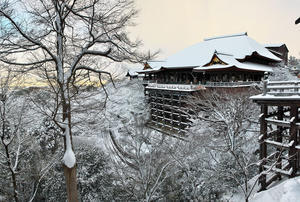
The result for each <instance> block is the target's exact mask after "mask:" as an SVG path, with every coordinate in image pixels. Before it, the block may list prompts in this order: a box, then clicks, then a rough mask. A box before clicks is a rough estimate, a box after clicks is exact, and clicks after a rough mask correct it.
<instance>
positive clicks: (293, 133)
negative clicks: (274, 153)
mask: <svg viewBox="0 0 300 202" xmlns="http://www.w3.org/2000/svg"><path fill="white" fill-rule="evenodd" d="M290 114H291V120H290V121H291V123H290V124H291V126H290V138H289V142H292V141H294V143H293V144H292V145H291V146H290V147H289V165H290V168H293V171H292V174H291V175H290V177H295V175H296V172H297V150H296V148H295V145H297V126H296V122H297V121H298V107H297V106H296V105H294V106H291V112H290Z"/></svg>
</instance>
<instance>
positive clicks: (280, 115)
mask: <svg viewBox="0 0 300 202" xmlns="http://www.w3.org/2000/svg"><path fill="white" fill-rule="evenodd" d="M283 115H284V109H283V106H278V107H277V119H278V120H283ZM282 132H283V127H282V126H277V136H276V141H277V142H279V143H281V144H282V135H283V134H282ZM281 153H282V152H281V148H277V154H276V159H277V164H276V168H277V169H282V158H281V156H282V155H281ZM278 179H279V180H281V174H280V173H279V174H278Z"/></svg>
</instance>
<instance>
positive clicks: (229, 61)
mask: <svg viewBox="0 0 300 202" xmlns="http://www.w3.org/2000/svg"><path fill="white" fill-rule="evenodd" d="M215 55H216V56H217V57H218V58H219V59H220V60H222V61H223V62H225V63H226V64H215V65H211V66H201V67H197V68H194V71H206V70H218V69H227V68H231V67H236V68H238V69H241V70H248V71H263V72H273V69H272V67H270V66H267V65H262V64H257V63H253V62H239V61H238V60H236V59H235V58H234V57H233V56H232V55H228V54H222V53H216V54H215Z"/></svg>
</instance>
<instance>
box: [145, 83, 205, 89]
mask: <svg viewBox="0 0 300 202" xmlns="http://www.w3.org/2000/svg"><path fill="white" fill-rule="evenodd" d="M146 88H148V89H162V90H178V91H196V90H201V89H204V88H203V86H202V85H194V84H190V85H187V84H160V83H148V86H147V87H146Z"/></svg>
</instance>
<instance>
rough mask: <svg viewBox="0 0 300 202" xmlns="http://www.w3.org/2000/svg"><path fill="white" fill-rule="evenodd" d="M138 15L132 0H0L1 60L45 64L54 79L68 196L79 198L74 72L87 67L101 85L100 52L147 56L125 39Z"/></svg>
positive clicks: (113, 56) (117, 57)
mask: <svg viewBox="0 0 300 202" xmlns="http://www.w3.org/2000/svg"><path fill="white" fill-rule="evenodd" d="M12 3H14V4H12ZM19 13H22V15H18V14H19ZM136 14H137V11H136V10H135V9H134V1H133V0H88V1H83V0H39V1H25V0H24V1H23V0H17V1H10V0H6V1H2V2H1V4H0V17H1V18H0V20H1V23H0V26H1V32H0V46H1V51H0V56H1V57H0V60H1V61H2V62H4V63H6V64H13V65H16V66H18V67H19V68H16V69H15V70H18V71H27V70H37V69H44V70H46V72H47V73H49V74H48V76H49V79H53V80H54V81H55V84H56V85H53V86H52V87H53V89H54V90H55V92H56V93H57V95H58V96H57V98H56V102H57V106H58V108H57V109H56V110H54V111H53V114H51V115H52V117H53V120H54V121H55V122H56V123H57V124H58V125H59V127H60V128H61V129H62V130H63V131H64V136H63V137H64V149H65V155H64V157H63V166H64V173H65V178H66V186H67V194H68V201H72V202H73V201H78V194H77V181H76V158H75V155H74V152H73V144H72V130H71V127H72V121H71V112H72V110H71V101H70V100H71V99H70V92H71V89H72V87H73V84H74V81H75V80H76V78H78V77H77V76H78V74H85V75H86V74H89V73H90V72H92V73H95V74H97V75H98V78H99V80H100V83H101V84H103V83H102V76H103V75H108V76H110V73H109V72H107V71H103V70H101V67H100V66H99V64H100V63H99V61H98V60H97V58H99V57H100V58H103V60H104V61H115V62H122V61H131V62H139V61H142V60H144V59H145V58H147V57H148V55H142V54H140V53H139V52H138V48H139V45H140V42H139V41H134V42H133V41H131V40H129V38H128V33H127V30H126V28H127V27H128V26H131V25H133V23H132V19H134V18H135V16H136ZM91 61H92V62H91Z"/></svg>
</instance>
